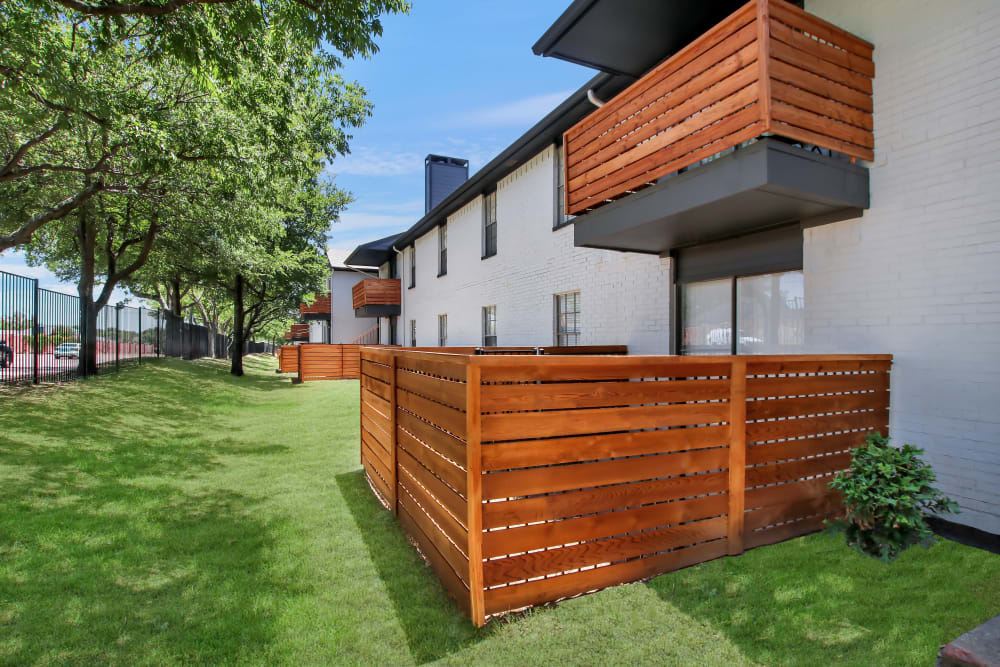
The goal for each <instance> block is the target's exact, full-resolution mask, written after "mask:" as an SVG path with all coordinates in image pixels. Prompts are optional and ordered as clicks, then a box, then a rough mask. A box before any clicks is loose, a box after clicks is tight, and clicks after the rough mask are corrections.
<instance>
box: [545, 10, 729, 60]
mask: <svg viewBox="0 0 1000 667" xmlns="http://www.w3.org/2000/svg"><path fill="white" fill-rule="evenodd" d="M744 4H746V0H660V1H659V2H654V1H653V0H574V1H573V2H572V3H571V4H570V5H569V7H567V8H566V11H564V12H563V13H562V15H561V16H560V17H559V18H558V19H556V21H555V23H553V24H552V25H551V26H550V27H549V29H548V30H546V31H545V34H544V35H542V37H541V38H540V39H539V40H538V41H537V42H535V45H534V46H533V47H532V51H534V52H535V54H536V55H540V56H549V57H552V58H558V59H560V60H567V61H569V62H572V63H577V64H580V65H585V66H587V67H593V68H595V69H598V70H601V71H603V72H608V73H610V74H625V75H628V76H633V77H639V76H642V75H643V74H645V73H646V72H647V71H648V70H649V69H650V68H651V67H653V66H654V65H656V64H657V63H659V62H661V61H663V60H664V59H666V58H668V57H669V56H671V55H673V54H674V53H677V52H678V51H680V50H681V49H682V48H684V47H685V46H687V45H688V44H690V43H691V42H692V41H694V40H695V38H697V37H698V36H699V35H701V34H702V33H704V32H706V31H707V30H708V29H709V28H711V27H712V26H714V25H715V24H716V23H718V22H719V21H721V20H722V19H724V18H726V17H727V16H729V15H730V14H731V13H733V12H734V11H736V10H737V9H739V8H740V7H741V6H743V5H744Z"/></svg>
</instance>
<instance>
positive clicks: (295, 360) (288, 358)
mask: <svg viewBox="0 0 1000 667" xmlns="http://www.w3.org/2000/svg"><path fill="white" fill-rule="evenodd" d="M278 372H279V373H298V372H299V349H298V347H297V346H295V345H284V346H282V347H279V348H278Z"/></svg>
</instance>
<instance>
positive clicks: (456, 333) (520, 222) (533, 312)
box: [383, 146, 669, 354]
mask: <svg viewBox="0 0 1000 667" xmlns="http://www.w3.org/2000/svg"><path fill="white" fill-rule="evenodd" d="M554 150H555V148H554V147H553V146H550V147H549V148H546V149H545V150H543V151H542V152H541V153H539V154H538V155H536V156H535V157H533V158H532V159H530V160H529V161H528V162H526V163H525V164H523V165H521V166H520V167H519V168H518V169H517V170H516V171H514V172H513V173H511V174H510V175H508V176H507V177H506V178H504V179H503V180H502V181H501V182H500V183H498V184H497V193H498V194H497V219H498V239H497V248H498V251H497V254H496V255H495V256H493V257H489V258H487V259H481V256H482V205H483V198H482V197H481V196H480V197H477V198H476V199H474V200H472V201H470V202H469V203H468V204H467V205H466V206H464V207H463V208H462V209H460V210H459V211H457V212H456V213H454V214H453V215H452V216H450V218H449V219H448V273H447V275H444V276H441V277H438V275H437V273H438V231H437V230H436V229H435V230H432V231H431V232H429V233H428V234H425V235H424V236H422V237H421V238H419V239H417V242H416V249H417V250H416V252H417V260H416V261H417V286H416V287H415V288H414V289H407V286H408V285H409V270H410V269H409V263H408V259H404V260H403V261H402V264H401V273H402V275H403V277H404V280H403V315H402V317H401V318H400V333H401V336H403V342H405V344H407V345H409V343H410V339H409V327H410V324H409V321H410V320H411V319H415V320H416V322H417V344H418V345H437V344H438V337H437V336H438V328H437V327H438V324H437V322H438V315H439V314H442V313H445V314H447V315H448V343H449V344H450V345H480V344H482V307H483V306H488V305H495V306H496V314H497V337H498V343H499V344H500V345H550V344H552V342H553V294H555V293H558V292H567V291H572V290H579V291H580V301H581V331H582V335H581V337H580V343H581V344H583V345H600V344H626V345H628V346H629V350H630V351H632V352H635V353H645V354H657V353H659V354H665V353H667V352H669V326H668V318H669V283H668V280H669V260H667V259H660V258H658V257H652V256H648V255H639V254H634V253H620V252H613V251H605V250H590V249H586V248H576V247H574V246H573V228H572V225H570V226H568V227H564V228H562V229H559V230H557V231H553V230H552V221H553V216H554V215H555V213H554V206H555V199H554V195H553V177H554V173H553V169H554V166H553V158H554ZM403 257H404V258H405V257H406V255H405V253H404V255H403ZM383 270H384V267H383Z"/></svg>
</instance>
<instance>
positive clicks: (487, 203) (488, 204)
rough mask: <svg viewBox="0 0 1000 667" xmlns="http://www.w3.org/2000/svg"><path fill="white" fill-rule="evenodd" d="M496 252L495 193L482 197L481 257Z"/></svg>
mask: <svg viewBox="0 0 1000 667" xmlns="http://www.w3.org/2000/svg"><path fill="white" fill-rule="evenodd" d="M495 254H497V193H496V190H494V191H493V192H491V193H489V194H488V195H486V196H485V197H484V198H483V259H485V258H487V257H492V256H493V255H495Z"/></svg>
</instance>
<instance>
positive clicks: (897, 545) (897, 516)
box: [827, 433, 958, 563]
mask: <svg viewBox="0 0 1000 667" xmlns="http://www.w3.org/2000/svg"><path fill="white" fill-rule="evenodd" d="M865 440H866V441H867V443H868V444H867V445H864V446H862V447H859V448H858V449H855V450H854V452H853V453H852V454H851V467H850V468H849V469H848V470H845V471H843V472H840V473H837V474H836V475H835V476H834V478H833V481H831V482H830V487H831V488H833V489H837V490H838V491H840V492H842V493H843V494H844V509H845V510H846V515H845V516H844V518H843V519H842V520H837V521H828V522H827V525H828V526H829V527H830V528H831V529H832V530H834V531H836V532H842V533H844V534H845V535H846V536H847V544H848V545H849V546H851V547H854V548H855V549H857V550H858V551H860V552H861V553H863V554H866V555H868V556H871V557H873V558H878V559H879V560H881V561H884V562H886V563H888V562H891V561H893V560H895V559H896V557H897V556H899V554H901V553H902V552H903V551H905V550H906V549H908V548H909V547H911V546H913V545H914V544H920V545H922V546H924V547H928V546H930V545H931V543H933V541H934V533H933V531H931V529H930V527H929V526H928V525H927V520H926V513H927V512H936V513H944V512H958V506H957V505H956V504H955V503H954V502H952V501H951V500H949V499H948V498H947V497H945V495H944V494H942V493H941V491H939V490H938V489H936V488H934V487H933V486H931V484H932V483H933V482H934V480H935V478H934V472H933V471H932V470H931V467H930V466H929V465H927V464H926V463H924V461H922V460H921V459H920V458H919V457H920V455H921V454H923V453H924V450H922V449H917V448H916V447H912V446H910V445H903V446H902V447H901V448H898V447H892V446H890V445H889V439H888V438H886V437H884V436H883V435H882V434H881V433H871V434H869V435H868V436H866V438H865Z"/></svg>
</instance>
